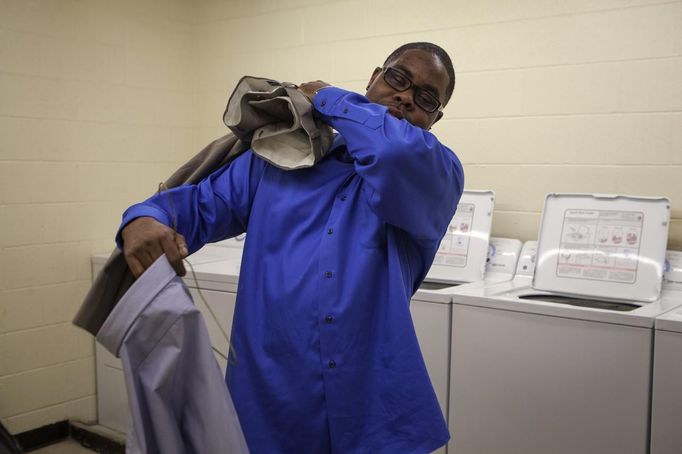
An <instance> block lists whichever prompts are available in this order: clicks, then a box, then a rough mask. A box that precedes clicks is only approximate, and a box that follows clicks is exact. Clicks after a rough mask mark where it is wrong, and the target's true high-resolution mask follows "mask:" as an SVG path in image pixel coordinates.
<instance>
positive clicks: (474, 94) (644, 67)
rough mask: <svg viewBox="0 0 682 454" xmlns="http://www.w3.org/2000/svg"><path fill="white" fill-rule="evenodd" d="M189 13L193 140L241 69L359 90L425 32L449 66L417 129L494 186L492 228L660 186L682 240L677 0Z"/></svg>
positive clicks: (521, 228)
mask: <svg viewBox="0 0 682 454" xmlns="http://www.w3.org/2000/svg"><path fill="white" fill-rule="evenodd" d="M195 21H196V27H197V29H196V52H195V55H196V59H197V60H196V62H197V66H196V68H197V73H196V81H197V83H196V89H197V133H198V137H199V138H200V139H201V140H200V142H207V141H208V140H210V138H211V137H214V136H216V135H217V134H220V133H221V132H222V131H223V130H224V127H223V126H222V125H221V123H220V113H221V112H222V109H223V108H224V104H225V96H226V93H227V92H228V91H229V89H230V88H231V87H232V86H234V84H235V83H236V81H237V80H238V79H239V77H240V76H241V75H242V74H245V73H246V74H252V75H262V76H268V77H272V78H275V79H279V80H289V81H293V82H304V81H307V80H312V79H322V80H325V81H327V82H330V83H332V84H335V85H338V86H341V87H344V88H348V89H351V90H356V91H363V90H364V87H365V86H366V84H367V80H368V78H369V76H370V74H371V72H372V70H373V69H374V68H375V67H376V66H381V64H382V63H383V61H384V59H385V57H386V56H387V55H388V54H389V53H390V52H391V51H392V50H393V49H395V48H396V47H397V46H399V45H400V44H402V43H404V42H409V41H432V42H435V43H438V44H440V45H441V46H443V47H444V48H445V49H446V50H447V51H448V52H449V53H450V54H451V56H452V58H453V60H454V63H455V69H456V71H457V76H458V77H457V86H456V89H455V94H454V96H453V98H452V100H451V103H450V105H449V106H448V107H447V108H446V110H445V117H444V118H443V120H442V121H441V122H440V123H438V124H436V125H435V127H434V128H433V132H434V133H435V134H436V135H437V136H438V137H439V138H440V139H441V141H443V142H444V143H445V144H447V145H449V146H450V147H451V148H452V149H453V150H455V152H456V153H457V154H458V155H459V157H460V158H461V159H462V162H463V163H464V166H465V174H466V187H467V188H470V189H493V190H495V192H496V194H497V201H496V209H495V215H494V218H493V234H494V235H497V236H509V237H515V238H520V239H522V240H529V239H535V238H537V229H538V225H539V220H540V212H541V211H542V206H543V203H544V197H545V195H546V194H547V193H549V192H598V193H618V194H631V195H644V196H667V197H669V198H670V199H671V200H672V208H673V218H674V219H673V222H672V223H671V228H670V241H669V246H670V247H671V248H677V249H679V248H682V84H681V83H680V80H682V2H680V1H673V2H663V1H656V0H598V1H571V2H560V1H557V0H530V1H521V2H510V1H503V0H477V1H465V0H455V1H453V0H428V1H423V2H414V1H408V0H397V1H396V0H374V1H369V2H368V1H360V0H358V1H344V2H341V1H334V2H314V1H305V0H298V1H296V0H288V1H284V2H279V1H268V2H263V1H234V2H224V1H199V2H197V7H196V16H195ZM263 31H266V32H267V33H263ZM234 32H237V33H238V34H239V36H240V39H235V36H234V35H233V33H234Z"/></svg>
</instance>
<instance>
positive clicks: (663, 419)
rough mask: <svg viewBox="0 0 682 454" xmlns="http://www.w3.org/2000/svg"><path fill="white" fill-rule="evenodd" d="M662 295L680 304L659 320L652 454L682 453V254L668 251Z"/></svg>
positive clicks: (654, 379) (656, 341)
mask: <svg viewBox="0 0 682 454" xmlns="http://www.w3.org/2000/svg"><path fill="white" fill-rule="evenodd" d="M663 292H664V293H668V294H669V296H670V297H672V298H676V299H677V301H678V303H679V305H680V306H678V307H677V308H676V309H673V310H671V311H669V312H667V313H665V314H663V315H661V316H659V317H658V318H657V319H656V325H655V326H656V331H655V333H656V334H655V337H654V367H653V386H652V403H651V450H650V454H679V453H680V452H682V431H681V430H680V427H681V426H682V252H679V251H668V254H667V256H666V273H665V275H664V280H663Z"/></svg>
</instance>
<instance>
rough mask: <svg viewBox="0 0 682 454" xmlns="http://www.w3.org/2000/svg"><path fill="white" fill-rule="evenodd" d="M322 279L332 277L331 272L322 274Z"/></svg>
mask: <svg viewBox="0 0 682 454" xmlns="http://www.w3.org/2000/svg"><path fill="white" fill-rule="evenodd" d="M324 277H326V278H327V279H329V278H330V277H332V272H331V271H326V272H325V273H324Z"/></svg>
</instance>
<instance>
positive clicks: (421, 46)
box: [384, 42, 455, 104]
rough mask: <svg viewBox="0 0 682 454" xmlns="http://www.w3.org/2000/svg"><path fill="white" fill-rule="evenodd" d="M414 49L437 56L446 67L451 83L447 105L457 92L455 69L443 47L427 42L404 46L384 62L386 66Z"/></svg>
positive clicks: (447, 89)
mask: <svg viewBox="0 0 682 454" xmlns="http://www.w3.org/2000/svg"><path fill="white" fill-rule="evenodd" d="M412 49H418V50H425V51H426V52H430V53H431V54H433V55H435V56H436V57H437V58H438V59H439V60H440V61H441V63H443V66H445V70H446V71H447V73H448V78H449V79H450V82H448V86H447V88H446V89H445V103H444V104H447V103H448V101H450V97H451V96H452V92H453V91H454V90H455V68H454V67H453V66H452V60H450V56H449V55H448V53H447V52H445V50H444V49H443V48H442V47H440V46H437V45H436V44H433V43H427V42H416V43H407V44H403V45H402V46H400V47H399V48H397V49H396V50H394V51H393V52H391V55H389V56H388V58H387V59H386V61H385V62H384V66H386V65H387V64H389V63H390V62H392V61H393V60H395V59H396V58H398V57H400V56H401V55H402V54H404V53H405V52H406V51H408V50H412Z"/></svg>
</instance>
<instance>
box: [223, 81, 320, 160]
mask: <svg viewBox="0 0 682 454" xmlns="http://www.w3.org/2000/svg"><path fill="white" fill-rule="evenodd" d="M307 102H309V101H308V98H306V96H305V95H304V94H303V93H301V92H300V91H299V90H298V87H297V86H296V85H294V84H292V83H289V82H282V83H280V82H276V81H273V80H270V79H263V78H258V77H250V76H249V77H242V78H241V80H240V81H239V83H238V84H237V88H235V90H234V92H233V93H232V96H230V99H229V101H228V102H227V108H226V109H225V113H224V114H223V122H224V123H225V125H226V126H227V127H228V128H230V130H232V132H233V133H234V135H236V136H237V137H239V138H240V139H241V140H248V141H250V142H251V148H252V150H253V152H254V153H255V154H256V155H258V156H260V157H261V158H263V159H265V160H266V161H268V162H269V163H270V164H272V165H274V166H277V167H280V168H282V169H284V170H294V169H301V168H305V167H311V166H313V165H314V164H315V163H316V162H318V161H319V160H320V159H322V157H323V156H324V154H325V152H326V151H327V149H328V148H329V146H330V145H331V142H332V140H333V133H332V129H331V127H330V126H327V125H325V124H322V123H320V121H319V120H316V119H314V118H313V109H300V108H298V107H297V106H299V105H306V103H307Z"/></svg>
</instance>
